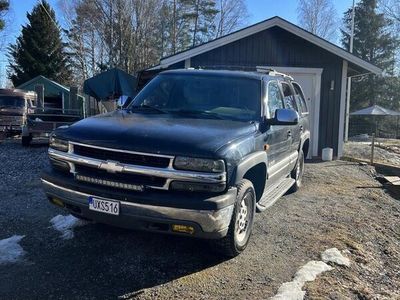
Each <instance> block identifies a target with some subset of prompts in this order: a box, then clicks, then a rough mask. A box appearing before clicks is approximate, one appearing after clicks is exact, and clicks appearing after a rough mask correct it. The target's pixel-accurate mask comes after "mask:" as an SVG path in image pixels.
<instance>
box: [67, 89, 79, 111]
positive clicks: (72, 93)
mask: <svg viewBox="0 0 400 300" xmlns="http://www.w3.org/2000/svg"><path fill="white" fill-rule="evenodd" d="M71 109H80V111H81V113H82V104H81V103H78V87H76V86H71V87H70V88H69V103H68V107H67V111H68V110H69V113H72V112H71Z"/></svg>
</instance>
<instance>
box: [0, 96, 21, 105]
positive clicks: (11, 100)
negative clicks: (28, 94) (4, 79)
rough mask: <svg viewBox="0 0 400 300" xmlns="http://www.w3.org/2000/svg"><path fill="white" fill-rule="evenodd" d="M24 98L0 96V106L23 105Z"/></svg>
mask: <svg viewBox="0 0 400 300" xmlns="http://www.w3.org/2000/svg"><path fill="white" fill-rule="evenodd" d="M24 106H25V100H24V98H21V97H14V96H0V107H24Z"/></svg>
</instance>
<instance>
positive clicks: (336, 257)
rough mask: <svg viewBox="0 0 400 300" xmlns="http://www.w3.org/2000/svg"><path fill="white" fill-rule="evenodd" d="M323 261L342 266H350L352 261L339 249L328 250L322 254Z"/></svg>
mask: <svg viewBox="0 0 400 300" xmlns="http://www.w3.org/2000/svg"><path fill="white" fill-rule="evenodd" d="M321 258H322V261H324V262H326V263H328V262H332V263H335V264H337V265H340V266H346V267H348V266H350V259H348V258H347V257H345V256H343V254H342V253H341V252H340V251H339V250H338V249H337V248H331V249H327V250H325V251H324V252H322V254H321Z"/></svg>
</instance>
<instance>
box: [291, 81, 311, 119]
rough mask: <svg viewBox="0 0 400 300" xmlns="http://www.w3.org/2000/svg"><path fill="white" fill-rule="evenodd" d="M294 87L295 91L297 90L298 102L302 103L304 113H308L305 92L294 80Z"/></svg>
mask: <svg viewBox="0 0 400 300" xmlns="http://www.w3.org/2000/svg"><path fill="white" fill-rule="evenodd" d="M293 87H294V92H295V97H296V100H297V103H299V104H300V108H301V112H302V113H303V114H307V113H308V108H307V103H306V98H305V97H304V94H303V91H302V90H301V87H300V85H298V84H297V83H295V82H293Z"/></svg>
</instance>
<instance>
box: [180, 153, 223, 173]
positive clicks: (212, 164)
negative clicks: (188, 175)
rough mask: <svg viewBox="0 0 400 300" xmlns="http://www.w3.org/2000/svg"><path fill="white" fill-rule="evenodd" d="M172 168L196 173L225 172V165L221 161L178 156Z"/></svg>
mask: <svg viewBox="0 0 400 300" xmlns="http://www.w3.org/2000/svg"><path fill="white" fill-rule="evenodd" d="M174 167H175V169H178V170H190V171H198V172H213V173H222V172H225V163H224V161H223V160H222V159H219V160H213V159H204V158H192V157H182V156H178V157H176V158H175V161H174Z"/></svg>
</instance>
